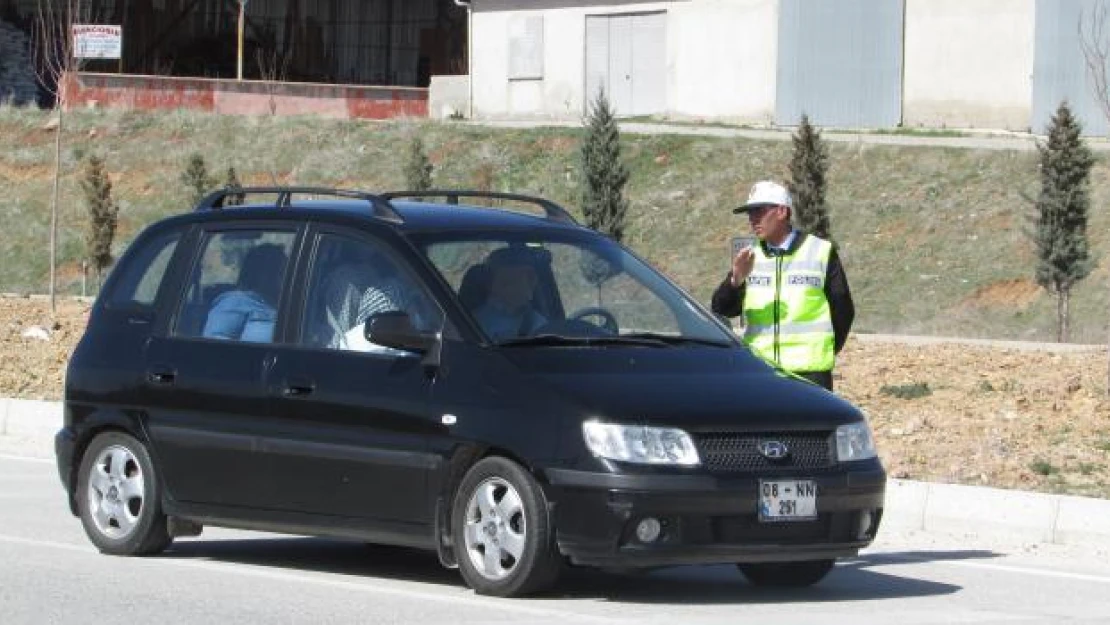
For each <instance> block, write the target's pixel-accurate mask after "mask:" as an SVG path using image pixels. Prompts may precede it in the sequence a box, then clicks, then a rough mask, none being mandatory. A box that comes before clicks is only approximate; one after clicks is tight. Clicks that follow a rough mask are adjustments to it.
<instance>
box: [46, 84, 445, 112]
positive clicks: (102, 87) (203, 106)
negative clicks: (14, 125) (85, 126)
mask: <svg viewBox="0 0 1110 625" xmlns="http://www.w3.org/2000/svg"><path fill="white" fill-rule="evenodd" d="M64 89H65V96H64V97H65V102H66V107H67V108H75V107H83V106H105V107H111V108H124V109H144V110H154V109H161V110H175V109H181V108H184V109H192V110H200V111H209V112H213V113H221V114H243V115H269V114H273V115H318V116H323V117H333V118H340V119H391V118H399V117H427V116H428V90H427V89H417V88H410V87H361V86H346V85H323V84H312V83H288V82H280V83H277V82H265V81H257V80H243V81H237V80H219V79H207V78H174V77H169V76H130V75H120V74H93V73H85V72H82V73H78V74H72V75H70V76H68V77H67V79H66V80H65V86H64Z"/></svg>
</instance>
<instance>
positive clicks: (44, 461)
mask: <svg viewBox="0 0 1110 625" xmlns="http://www.w3.org/2000/svg"><path fill="white" fill-rule="evenodd" d="M0 460H14V461H16V462H34V463H38V464H54V461H53V460H51V459H50V458H31V457H29V456H10V455H8V454H0Z"/></svg>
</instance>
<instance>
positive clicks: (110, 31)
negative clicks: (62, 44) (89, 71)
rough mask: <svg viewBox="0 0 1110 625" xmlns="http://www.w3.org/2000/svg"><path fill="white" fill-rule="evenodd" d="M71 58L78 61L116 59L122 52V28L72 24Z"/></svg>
mask: <svg viewBox="0 0 1110 625" xmlns="http://www.w3.org/2000/svg"><path fill="white" fill-rule="evenodd" d="M72 28H73V56H74V57H75V58H78V59H118V58H120V56H121V55H122V52H123V27H122V26H108V25H105V24H74V25H73V26H72Z"/></svg>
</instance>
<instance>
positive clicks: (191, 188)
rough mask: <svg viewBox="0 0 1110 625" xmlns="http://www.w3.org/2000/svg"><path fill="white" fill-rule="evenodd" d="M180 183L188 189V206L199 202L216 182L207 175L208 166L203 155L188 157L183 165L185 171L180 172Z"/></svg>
mask: <svg viewBox="0 0 1110 625" xmlns="http://www.w3.org/2000/svg"><path fill="white" fill-rule="evenodd" d="M181 183H182V184H183V185H185V188H186V189H187V191H188V197H189V206H190V207H193V206H196V205H197V204H199V203H200V201H201V200H203V199H204V196H206V195H208V192H209V191H210V190H211V189H212V187H213V186H215V184H216V183H215V182H214V181H213V180H212V178H211V177H209V175H208V166H207V165H205V163H204V157H203V156H201V155H200V154H193V155H191V156H190V157H189V163H188V164H187V165H186V166H185V171H183V172H182V173H181Z"/></svg>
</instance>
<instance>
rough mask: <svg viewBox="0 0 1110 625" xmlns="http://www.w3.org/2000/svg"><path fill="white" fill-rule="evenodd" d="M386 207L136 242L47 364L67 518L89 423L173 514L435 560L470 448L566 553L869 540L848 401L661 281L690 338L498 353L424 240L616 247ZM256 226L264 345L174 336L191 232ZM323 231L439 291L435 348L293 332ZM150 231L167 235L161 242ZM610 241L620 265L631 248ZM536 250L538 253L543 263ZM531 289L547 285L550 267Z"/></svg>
mask: <svg viewBox="0 0 1110 625" xmlns="http://www.w3.org/2000/svg"><path fill="white" fill-rule="evenodd" d="M394 206H395V207H396V211H397V213H398V214H399V215H400V216H401V217H403V219H402V220H400V221H397V220H393V221H390V220H385V219H381V218H378V217H375V216H374V215H373V214H372V213H370V212H369V211H366V210H365V209H364V205H363V204H361V203H359V202H357V201H336V202H333V203H323V204H312V203H306V204H303V205H302V204H294V205H292V206H289V207H286V208H282V209H280V210H279V209H275V208H274V207H261V206H259V207H246V208H235V209H228V210H222V211H221V210H212V211H200V212H197V213H193V214H190V215H183V216H178V217H174V218H171V219H168V220H164V221H163V222H160V223H158V224H156V225H154V226H152V227H151V228H149V229H148V230H147V231H146V232H144V233H143V234H142V235H141V236H140V237H139V238H138V239H137V240H136V241H135V243H134V244H132V246H131V248H130V249H129V250H128V253H127V254H125V255H124V257H123V258H122V259H121V260H120V263H119V264H118V266H117V268H116V269H115V270H114V271H113V274H112V276H111V277H110V279H109V280H108V281H107V283H106V284H105V287H104V289H103V291H102V293H101V296H100V297H99V298H98V300H97V302H96V304H95V305H94V307H93V310H92V312H91V315H90V320H89V325H88V329H87V331H86V333H85V335H84V336H83V338H82V339H81V341H80V343H79V344H78V346H77V348H76V350H75V351H74V353H73V355H72V357H71V359H70V362H69V367H68V369H67V378H66V389H65V425H64V428H63V429H62V430H61V431H60V432H59V433H58V435H57V437H56V441H55V448H56V456H57V463H58V470H59V476H60V478H61V480H62V482H63V484H64V486H65V488H66V491H67V494H68V496H69V501H70V505H71V509H72V510H74V512H75V513H76V511H77V506H76V505H75V501H76V498H77V497H78V493H77V492H76V488H77V486H76V484H77V476H76V467H77V466H78V465H80V463H81V458H82V454H83V451H84V448H85V446H87V445H88V444H89V441H90V440H91V439H92V437H93V436H94V435H96V434H97V433H100V432H103V431H106V430H119V431H122V432H127V433H129V434H130V435H132V436H134V437H135V438H136V439H138V440H140V441H142V443H143V444H144V445H147V446H148V448H149V451H150V455H151V457H152V459H153V461H154V463H155V465H156V466H158V467H159V470H160V474H161V477H162V482H163V485H164V491H163V494H162V499H163V501H162V507H163V509H164V510H165V512H166V513H167V514H168V515H170V516H171V517H174V518H179V519H184V520H187V521H191V522H194V523H200V524H213V525H224V526H230V527H242V528H249V529H260V530H271V531H283V532H290V533H299V534H318V535H328V536H342V537H349V538H358V539H362V540H370V541H380V542H390V543H396V544H402V545H409V546H416V547H422V548H431V549H439V550H440V551H441V552H444V550H447V552H448V553H447V555H444V556H443V557H444V561H445V562H446V563H452V562H453V558H452V556H451V555H450V553H449V551H450V549H451V547H452V541H451V539H450V537H449V536H447V534H448V533H449V530H448V527H449V517H450V514H451V507H452V502H453V499H454V497H455V493H456V489H457V488H458V487H459V484H460V481H461V480H462V477H463V475H464V474H465V473H466V471H467V470H468V468H469V467H471V466H473V465H474V464H475V463H476V462H478V461H479V460H481V459H482V458H484V457H488V456H491V455H496V456H501V457H504V458H508V459H510V460H512V461H513V462H516V463H519V464H520V465H521V466H522V467H524V468H525V470H527V471H528V472H529V473H530V474H531V475H532V476H534V478H535V479H536V480H537V482H538V483H539V484H540V486H541V488H542V489H543V493H544V496H545V498H546V501H547V502H548V506H549V514H550V518H551V519H552V522H553V523H554V526H555V527H556V528H557V529H556V533H555V540H556V543H557V546H558V549H559V550H560V551H561V552H562V553H563V554H564V555H565V556H567V557H569V558H570V559H571V561H573V562H575V563H579V564H587V565H604V566H621V567H625V566H659V565H667V564H683V563H708V562H763V561H792V560H808V559H825V558H835V557H843V556H850V555H854V554H855V553H856V552H857V551H858V549H859V548H861V547H864V546H866V545H867V544H869V543H870V541H871V540H872V538H873V537H874V535H875V531H876V530H877V528H878V524H879V521H880V519H881V516H882V508H883V495H884V485H885V478H886V476H885V473H884V471H883V468H882V466H881V464H880V463H879V461H878V459H877V458H875V457H871V458H869V459H864V460H859V461H849V462H845V461H841V460H839V459H838V457H837V441H836V431H837V428H838V427H840V426H845V425H850V424H855V423H860V422H863V421H864V420H865V419H864V416H863V415H862V414H861V413H860V412H859V411H858V410H857V409H856V408H855V407H853V406H852V405H851V404H849V403H848V402H846V401H844V400H842V399H840V398H838V397H837V396H835V395H833V394H831V393H829V392H827V391H825V390H823V389H821V388H819V387H817V386H815V385H812V384H810V383H808V382H805V381H803V380H800V379H798V378H795V377H793V376H790V375H789V374H786V373H783V372H781V371H776V370H775V369H774V368H772V367H770V366H768V365H767V364H765V363H763V362H762V361H760V360H759V359H758V358H756V357H755V356H753V355H752V353H751V352H749V351H748V350H747V349H746V348H745V347H743V346H742V344H740V343H739V341H737V340H736V338H735V337H734V336H732V335H731V334H730V333H729V332H728V330H727V328H725V327H724V326H723V325H721V323H720V322H719V321H717V320H715V319H713V317H712V315H710V314H709V313H708V312H707V311H705V310H704V308H702V307H700V306H699V305H697V304H696V302H693V301H692V300H690V299H689V298H688V296H685V295H684V294H681V292H680V291H678V290H677V288H675V287H673V285H670V286H665V287H661V286H658V284H668V285H669V283H667V282H666V280H665V278H662V277H661V276H657V277H653V278H651V279H652V280H656V281H657V283H658V284H657V283H656V282H651V284H655V285H656V286H650V285H649V286H650V288H649V289H648V291H651V290H652V289H654V290H656V291H657V290H659V289H664V288H666V289H672V290H673V293H672V294H671V295H668V297H671V298H673V301H674V302H679V303H680V304H681V306H680V308H682V309H683V310H682V311H677V312H676V310H677V309H672V310H670V311H668V310H667V309H666V307H665V306H663V305H660V307H659V310H658V311H657V313H658V314H657V315H656V316H657V317H658V318H661V319H668V320H669V319H671V316H678V317H681V315H690V317H689V319H687V320H686V321H682V320H681V319H680V320H679V322H678V325H679V326H680V328H686V327H689V326H690V324H694V325H696V326H697V327H699V328H701V330H699V331H700V332H702V335H701V336H700V337H695V338H697V340H695V341H691V342H689V343H673V344H666V343H665V342H663V341H659V342H653V341H651V340H650V339H646V340H640V341H639V342H637V341H636V340H631V339H630V340H629V341H628V342H627V344H625V343H621V342H619V341H610V342H601V341H599V342H598V343H597V344H593V343H590V342H589V341H588V340H586V339H583V340H582V341H581V342H580V343H576V344H534V345H529V344H518V345H510V344H498V342H497V341H496V340H492V339H491V338H490V337H489V336H487V335H486V334H485V333H484V331H483V328H482V327H481V326H480V324H479V323H478V322H477V321H476V320H475V317H473V316H472V315H471V313H470V312H468V310H467V309H466V308H465V307H464V306H463V305H462V304H461V303H460V297H461V296H460V295H457V294H456V289H457V288H459V287H457V286H456V284H454V283H453V281H454V282H457V277H456V278H450V277H449V276H448V275H447V274H446V273H445V272H443V271H441V269H442V268H441V267H437V265H436V263H435V262H433V260H430V255H433V256H434V254H433V253H432V252H430V251H429V250H430V249H431V248H430V247H429V246H430V245H432V243H430V242H438V241H443V240H445V239H450V237H452V236H458V237H464V238H465V237H467V236H473V237H477V238H482V237H486V238H496V237H502V236H503V237H529V236H535V237H542V236H543V235H544V233H548V234H550V235H551V237H552V238H551V239H550V240H551V241H571V242H574V241H578V240H581V241H587V242H595V240H596V245H598V246H603V247H604V246H610V247H612V249H618V248H616V247H613V246H615V244H613V243H611V242H608V241H606V240H603V238H602V237H601V236H600V235H597V234H596V233H593V232H592V231H588V230H586V229H584V228H580V227H578V226H574V225H568V224H565V223H562V222H553V221H550V220H546V219H542V218H538V217H533V216H526V215H519V214H516V213H513V212H508V211H503V210H495V209H483V208H474V207H469V208H459V207H457V206H444V205H437V204H430V203H423V202H400V201H395V202H394ZM259 228H269V229H278V230H281V231H283V232H290V233H292V235H291V236H292V237H293V238H292V239H291V240H292V243H291V244H290V246H289V248H288V249H289V250H291V251H290V252H289V258H288V264H287V266H286V269H285V270H284V271H285V273H284V274H283V275H284V279H283V284H282V290H281V292H282V295H281V299H280V303H279V304H278V305H277V311H278V312H277V313H276V314H277V321H276V322H275V325H274V329H273V340H272V341H270V342H263V343H253V342H241V341H227V340H213V339H211V338H206V337H199V336H183V335H181V332H179V331H176V330H175V328H176V327H183V325H182V324H184V322H183V321H182V318H183V316H185V315H189V314H193V313H192V312H190V311H188V310H186V306H185V305H184V304H183V303H182V302H184V301H185V298H186V297H187V295H186V294H187V293H189V292H191V290H196V289H197V288H199V286H197V285H196V284H193V281H194V278H191V277H190V276H193V275H194V274H193V273H192V272H194V271H195V270H194V268H195V267H200V266H201V264H202V263H203V262H209V260H206V259H207V258H208V257H205V258H202V257H201V254H202V249H203V245H204V244H205V241H210V240H212V236H213V235H212V233H214V232H224V231H228V229H230V230H236V229H239V230H242V231H244V232H250V231H253V230H252V229H259ZM331 235H335V236H338V237H346V238H348V239H350V240H356V241H358V240H361V239H360V238H362V237H364V238H366V239H367V240H368V241H373V242H374V244H375V245H379V246H380V248H381V249H382V251H383V253H386V254H387V255H388V256H389V257H390V258H393V259H397V262H398V263H400V264H402V265H403V266H404V267H405V272H406V273H405V275H406V276H409V277H411V279H412V280H413V281H414V282H417V283H419V284H420V285H421V289H423V290H424V292H426V293H427V294H428V297H429V298H431V299H432V300H434V301H435V302H436V304H437V306H438V307H439V309H440V310H439V311H438V312H439V314H440V315H441V317H442V319H441V322H440V325H439V327H438V330H437V333H436V335H435V336H436V337H437V339H436V345H435V350H434V353H424V354H421V353H416V352H413V353H400V355H399V352H396V351H387V352H384V353H376V352H369V353H363V352H354V351H342V350H336V349H322V348H320V347H319V346H312V345H308V344H306V342H305V340H304V339H305V335H304V330H302V328H305V327H307V322H308V320H307V315H309V312H306V311H309V310H310V308H309V307H310V306H311V305H312V303H313V301H314V300H313V297H314V294H315V293H316V291H314V290H313V286H314V285H312V284H310V282H311V276H312V275H315V274H314V272H315V271H316V266H315V264H314V263H317V262H321V263H322V262H323V259H322V258H321V257H320V256H319V255H320V254H322V253H323V252H320V251H319V249H320V245H321V243H320V241H322V240H324V239H322V238H321V237H326V236H331ZM166 241H169V242H171V243H172V245H173V246H176V247H173V248H172V249H171V248H170V247H166V246H163V247H159V245H160V243H159V242H166ZM171 243H167V244H166V245H170V244H171ZM592 244H594V243H591V245H592ZM606 249H608V248H606ZM621 249H623V248H621ZM160 250H161V251H160ZM556 252H558V250H556ZM159 253H161V254H163V255H164V256H162V257H161V258H163V260H164V265H165V266H164V270H163V269H159V271H162V274H161V275H160V276H155V277H154V278H151V277H149V275H148V274H149V273H150V272H149V271H148V270H147V269H145V266H146V265H149V264H150V263H151V262H152V261H151V260H150V258H153V257H155V256H156V255H157V254H159ZM620 253H622V254H626V256H624V257H623V258H625V260H624V261H623V262H625V263H627V264H632V263H635V262H638V261H637V260H636V259H635V257H633V256H631V255H630V254H627V252H626V251H624V252H620ZM144 254H145V255H146V256H144ZM552 257H554V258H555V260H554V261H551V262H559V256H558V253H555V254H554V255H553V256H549V257H548V258H549V259H550V258H552ZM144 259H145V260H144ZM442 262H454V261H452V260H451V259H448V260H447V261H442ZM144 263H145V265H144V268H141V269H135V268H134V266H135V265H137V264H144ZM642 271H647V270H646V269H644V270H642ZM143 272H146V273H143ZM132 274H134V275H138V276H139V277H137V278H136V277H134V276H133V275H132ZM140 274H141V275H140ZM583 275H585V274H583ZM540 279H541V281H544V280H546V281H547V282H549V283H550V284H551V285H553V286H559V285H562V287H563V288H567V287H566V283H565V280H564V278H563V276H562V275H560V274H559V273H558V272H557V271H556V272H554V273H552V270H550V268H548V267H543V268H542V272H541V276H540ZM575 279H578V278H577V277H575ZM151 280H156V284H154V285H153V286H150V284H148V283H149V281H151ZM129 281H130V282H129ZM144 281H146V282H144ZM144 284H146V285H147V286H145V287H144V286H143V285H144ZM634 287H637V285H635V284H632V285H631V286H629V287H628V288H634ZM645 288H648V287H645ZM144 289H146V290H144ZM648 291H644V293H647V292H648ZM585 292H588V290H587V291H585ZM637 293H638V292H637ZM668 293H670V291H668ZM129 294H130V295H129ZM616 295H621V293H619V292H618V293H616ZM614 297H616V296H614ZM636 297H642V296H641V295H637V296H630V299H629V301H635V300H636ZM666 301H668V302H669V301H671V300H666ZM614 305H615V304H614ZM545 306H546V308H544V310H545V312H546V313H547V315H550V316H551V317H555V318H556V319H555V320H554V321H557V322H558V324H562V325H561V326H560V325H558V324H556V325H553V326H551V327H553V328H558V327H563V328H579V327H580V326H581V324H580V323H578V322H572V321H569V320H563V319H562V316H563V315H569V314H570V313H569V311H568V310H565V309H564V303H563V302H561V301H551V302H548V303H546V304H545ZM579 306H580V304H575V305H574V306H568V307H567V308H570V309H573V308H577V307H579ZM626 306H627V310H632V311H635V310H636V307H635V305H634V304H627V305H626ZM653 314H654V313H653ZM676 318H677V317H676ZM691 320H693V321H691ZM695 322H696V323H695ZM642 323H649V322H648V321H642ZM576 324H577V325H576ZM684 324H685V325H684ZM552 331H554V330H552ZM591 332H592V330H591ZM679 332H680V333H683V332H686V330H683V329H680V330H679ZM708 335H711V336H712V340H709V341H706V340H704V339H705V336H708ZM713 343H716V344H713ZM590 420H601V421H604V422H609V423H620V424H627V425H629V426H636V427H640V426H644V427H659V428H678V429H681V430H683V431H684V432H686V433H688V434H689V436H690V438H691V440H692V441H693V443H694V445H695V447H696V448H697V452H698V455H699V457H700V463H699V464H697V465H695V466H655V465H651V464H639V463H631V462H622V461H619V460H613V459H611V458H605V457H601V456H599V455H597V454H596V453H593V452H592V451H591V450H590V449H589V448H588V447H587V445H586V444H585V442H584V439H583V436H584V435H583V423H584V422H586V421H590ZM766 441H773V442H775V443H776V444H781V445H786V446H787V447H789V448H791V449H793V450H795V451H794V453H793V454H792V455H790V456H789V457H787V458H786V459H768V458H767V457H763V456H760V454H759V453H757V448H758V446H759V445H760V444H762V443H764V442H766ZM765 479H775V480H801V481H803V482H805V483H807V484H812V485H813V486H814V487H815V488H816V512H815V515H816V516H815V517H814V518H812V519H809V520H802V521H798V520H792V521H787V522H765V521H761V520H760V517H759V515H758V514H757V511H758V508H759V505H760V502H759V500H760V484H761V480H765ZM649 517H650V518H654V519H658V520H659V521H660V522H661V523H662V535H661V537H660V538H659V539H657V540H654V541H651V544H646V543H644V542H643V541H641V540H639V539H638V538H637V537H636V534H635V531H636V529H635V528H636V524H637V523H638V522H639V521H640V520H642V519H645V518H649ZM441 555H443V554H442V553H441Z"/></svg>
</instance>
